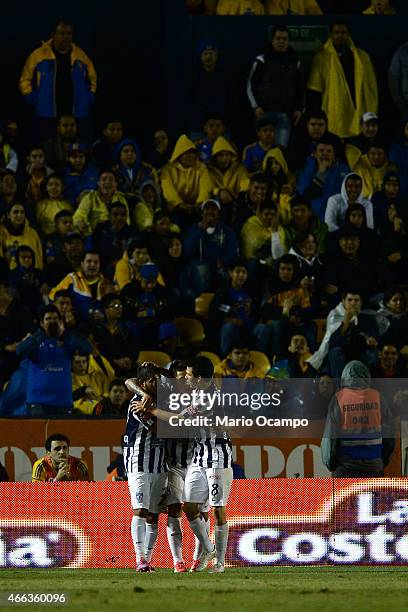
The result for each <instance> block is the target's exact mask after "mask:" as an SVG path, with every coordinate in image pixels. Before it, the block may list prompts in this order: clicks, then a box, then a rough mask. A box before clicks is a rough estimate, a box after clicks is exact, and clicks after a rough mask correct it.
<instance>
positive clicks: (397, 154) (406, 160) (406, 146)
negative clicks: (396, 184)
mask: <svg viewBox="0 0 408 612" xmlns="http://www.w3.org/2000/svg"><path fill="white" fill-rule="evenodd" d="M389 160H390V162H392V163H394V164H395V165H396V167H397V171H398V175H399V180H400V196H401V197H402V198H408V121H404V122H403V125H402V129H401V135H400V137H399V138H398V140H397V141H396V142H394V144H393V145H392V147H391V149H390V154H389Z"/></svg>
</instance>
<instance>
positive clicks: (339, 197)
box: [324, 172, 374, 232]
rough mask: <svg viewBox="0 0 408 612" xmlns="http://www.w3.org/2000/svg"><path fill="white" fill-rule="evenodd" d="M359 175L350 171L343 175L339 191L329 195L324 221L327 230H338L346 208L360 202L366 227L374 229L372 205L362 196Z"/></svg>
mask: <svg viewBox="0 0 408 612" xmlns="http://www.w3.org/2000/svg"><path fill="white" fill-rule="evenodd" d="M362 190H363V181H362V179H361V176H359V175H358V174H356V173H355V172H351V173H350V174H347V176H345V177H344V180H343V184H342V186H341V193H338V194H336V195H333V196H331V197H330V198H329V199H328V201H327V208H326V212H325V215H324V221H325V223H326V224H327V227H328V228H329V232H334V231H336V230H338V229H339V228H340V227H341V226H342V225H343V224H344V221H345V218H346V213H347V209H348V208H349V207H350V206H352V205H353V204H361V205H362V206H363V207H364V209H365V211H366V219H367V227H369V228H370V229H374V217H373V205H372V204H371V202H370V200H367V199H366V198H363V196H362Z"/></svg>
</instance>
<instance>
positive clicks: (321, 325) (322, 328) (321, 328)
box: [313, 319, 327, 344]
mask: <svg viewBox="0 0 408 612" xmlns="http://www.w3.org/2000/svg"><path fill="white" fill-rule="evenodd" d="M313 320H314V322H315V323H316V328H317V336H316V341H317V344H320V343H321V341H322V340H323V336H324V334H325V333H326V326H327V321H326V319H313Z"/></svg>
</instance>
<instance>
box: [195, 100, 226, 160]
mask: <svg viewBox="0 0 408 612" xmlns="http://www.w3.org/2000/svg"><path fill="white" fill-rule="evenodd" d="M203 132H204V138H202V139H201V140H199V141H198V142H196V146H197V149H198V150H199V152H200V159H201V161H203V162H205V163H208V162H209V161H210V159H211V157H212V155H213V151H212V148H213V145H214V143H215V141H216V140H217V138H221V137H223V136H224V134H225V123H224V119H223V117H222V116H221V115H219V114H218V113H214V112H213V113H209V114H208V115H207V117H206V118H205V120H204V125H203Z"/></svg>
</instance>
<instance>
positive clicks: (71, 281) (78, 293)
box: [50, 251, 104, 321]
mask: <svg viewBox="0 0 408 612" xmlns="http://www.w3.org/2000/svg"><path fill="white" fill-rule="evenodd" d="M100 268H101V260H100V256H99V253H94V252H92V251H85V252H84V254H83V256H82V261H81V269H80V270H78V271H74V272H70V273H69V274H67V275H66V276H65V278H63V279H62V281H61V282H60V283H58V285H57V286H56V287H54V288H53V289H51V291H50V298H51V300H53V299H54V296H55V294H56V293H57V291H61V290H64V289H68V290H69V292H70V295H71V298H72V303H73V305H74V308H75V312H76V313H77V314H78V318H79V319H80V320H82V321H86V320H87V319H88V316H90V315H93V314H94V310H95V309H96V310H99V302H100V300H101V297H102V296H101V284H102V281H103V280H104V279H103V276H102V274H101V272H100Z"/></svg>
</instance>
